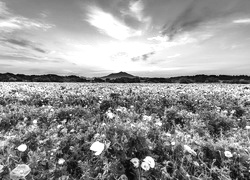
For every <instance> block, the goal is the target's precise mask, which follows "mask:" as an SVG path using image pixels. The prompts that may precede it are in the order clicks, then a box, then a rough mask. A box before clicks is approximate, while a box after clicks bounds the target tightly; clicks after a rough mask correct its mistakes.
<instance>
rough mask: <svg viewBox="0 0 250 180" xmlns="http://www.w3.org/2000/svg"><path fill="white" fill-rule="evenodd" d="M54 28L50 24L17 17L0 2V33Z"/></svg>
mask: <svg viewBox="0 0 250 180" xmlns="http://www.w3.org/2000/svg"><path fill="white" fill-rule="evenodd" d="M52 27H54V25H52V24H48V23H43V22H41V21H39V20H34V19H29V18H26V17H23V16H18V15H15V14H13V13H11V12H10V11H9V9H8V8H7V6H6V4H5V3H3V2H1V1H0V32H2V33H3V32H13V31H15V30H20V29H38V30H44V31H46V30H48V29H50V28H52Z"/></svg>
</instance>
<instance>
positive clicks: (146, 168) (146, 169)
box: [141, 162, 150, 171]
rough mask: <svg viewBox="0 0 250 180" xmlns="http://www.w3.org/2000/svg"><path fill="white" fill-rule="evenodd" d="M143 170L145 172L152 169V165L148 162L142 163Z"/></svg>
mask: <svg viewBox="0 0 250 180" xmlns="http://www.w3.org/2000/svg"><path fill="white" fill-rule="evenodd" d="M141 168H142V169H143V170H144V171H148V170H149V169H150V165H149V164H148V163H146V162H142V163H141Z"/></svg>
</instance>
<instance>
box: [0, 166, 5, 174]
mask: <svg viewBox="0 0 250 180" xmlns="http://www.w3.org/2000/svg"><path fill="white" fill-rule="evenodd" d="M3 168H4V166H3V165H1V164H0V173H2V172H3Z"/></svg>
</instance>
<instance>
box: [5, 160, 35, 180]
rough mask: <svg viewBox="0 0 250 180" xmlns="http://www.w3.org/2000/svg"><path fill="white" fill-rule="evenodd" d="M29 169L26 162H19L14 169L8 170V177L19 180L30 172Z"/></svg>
mask: <svg viewBox="0 0 250 180" xmlns="http://www.w3.org/2000/svg"><path fill="white" fill-rule="evenodd" d="M30 171H31V169H30V167H29V166H28V165H26V164H19V165H17V167H16V168H15V169H13V170H12V171H11V172H10V179H12V180H19V179H25V177H26V176H27V175H28V174H29V173H30Z"/></svg>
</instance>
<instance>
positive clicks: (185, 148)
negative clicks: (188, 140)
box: [184, 145, 197, 156]
mask: <svg viewBox="0 0 250 180" xmlns="http://www.w3.org/2000/svg"><path fill="white" fill-rule="evenodd" d="M184 150H185V151H186V152H188V153H190V154H192V155H193V156H196V155H197V153H196V152H195V151H194V150H193V149H192V148H191V147H189V146H188V145H184Z"/></svg>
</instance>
